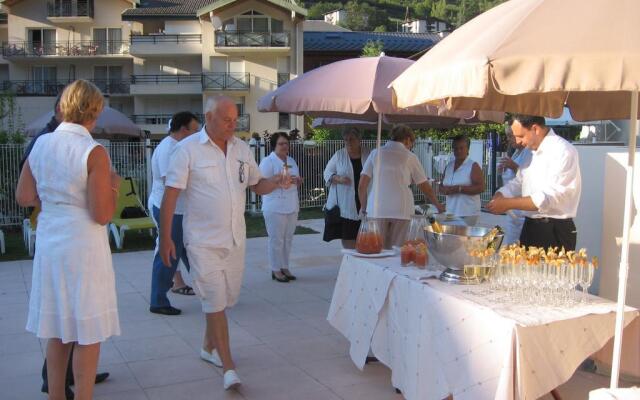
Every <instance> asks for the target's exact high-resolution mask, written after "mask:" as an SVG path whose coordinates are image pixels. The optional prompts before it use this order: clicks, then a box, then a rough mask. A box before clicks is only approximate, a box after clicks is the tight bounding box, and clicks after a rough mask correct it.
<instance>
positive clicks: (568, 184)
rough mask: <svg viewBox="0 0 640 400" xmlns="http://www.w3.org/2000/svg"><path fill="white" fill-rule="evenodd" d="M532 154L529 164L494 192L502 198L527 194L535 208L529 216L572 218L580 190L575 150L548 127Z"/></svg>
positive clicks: (580, 180)
mask: <svg viewBox="0 0 640 400" xmlns="http://www.w3.org/2000/svg"><path fill="white" fill-rule="evenodd" d="M532 153H533V156H532V157H531V163H530V164H529V165H528V166H526V167H523V168H519V169H518V173H517V174H516V177H515V178H513V179H512V180H511V181H510V182H509V183H508V184H506V185H504V186H503V187H501V188H500V189H499V190H498V191H499V192H501V193H502V194H503V195H504V197H528V196H530V197H531V200H532V201H533V204H535V206H536V207H538V211H537V212H531V213H530V214H531V215H530V217H531V218H544V217H548V218H557V219H565V218H574V217H575V216H576V212H577V211H578V203H579V202H580V193H581V190H582V179H581V176H580V164H579V159H578V151H577V150H576V148H575V147H573V145H572V144H571V143H569V142H567V141H566V140H564V139H563V138H561V137H560V136H558V135H556V133H555V132H554V131H553V129H551V130H549V132H548V133H547V136H545V138H544V139H543V140H542V143H540V146H538V149H537V150H533V151H532Z"/></svg>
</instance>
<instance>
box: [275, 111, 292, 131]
mask: <svg viewBox="0 0 640 400" xmlns="http://www.w3.org/2000/svg"><path fill="white" fill-rule="evenodd" d="M278 129H291V117H290V116H289V114H287V113H278Z"/></svg>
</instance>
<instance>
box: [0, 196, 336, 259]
mask: <svg viewBox="0 0 640 400" xmlns="http://www.w3.org/2000/svg"><path fill="white" fill-rule="evenodd" d="M317 218H324V214H323V213H322V209H320V208H309V209H302V210H300V214H299V215H298V219H301V220H304V219H317ZM245 221H246V224H247V238H256V237H265V236H267V229H266V228H265V226H264V218H262V215H249V214H246V215H245ZM3 231H4V238H5V244H6V250H7V251H6V253H5V254H0V262H2V261H15V260H28V259H30V257H29V254H28V252H27V249H26V248H25V246H24V241H23V239H22V231H21V230H20V229H19V228H10V229H7V228H3ZM313 233H318V232H316V231H314V230H313V229H309V228H305V227H302V226H298V227H297V228H296V232H295V234H296V235H308V234H313ZM155 244H156V239H155V235H154V236H151V235H149V231H146V230H145V231H128V232H127V233H126V234H125V240H124V248H123V249H121V250H119V249H116V248H115V246H114V245H113V242H112V243H111V252H113V253H126V252H130V251H143V250H153V248H154V247H155Z"/></svg>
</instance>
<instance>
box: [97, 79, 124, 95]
mask: <svg viewBox="0 0 640 400" xmlns="http://www.w3.org/2000/svg"><path fill="white" fill-rule="evenodd" d="M91 82H93V84H94V85H96V86H97V87H98V89H100V90H101V91H102V93H103V94H129V81H125V80H123V79H118V80H116V79H92V80H91Z"/></svg>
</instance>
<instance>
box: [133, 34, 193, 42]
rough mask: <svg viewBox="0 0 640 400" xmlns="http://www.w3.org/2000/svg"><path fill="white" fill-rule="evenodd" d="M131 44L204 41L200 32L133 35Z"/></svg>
mask: <svg viewBox="0 0 640 400" xmlns="http://www.w3.org/2000/svg"><path fill="white" fill-rule="evenodd" d="M130 38H131V44H165V43H202V35H200V34H191V33H189V34H177V35H166V34H158V35H131V36H130Z"/></svg>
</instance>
